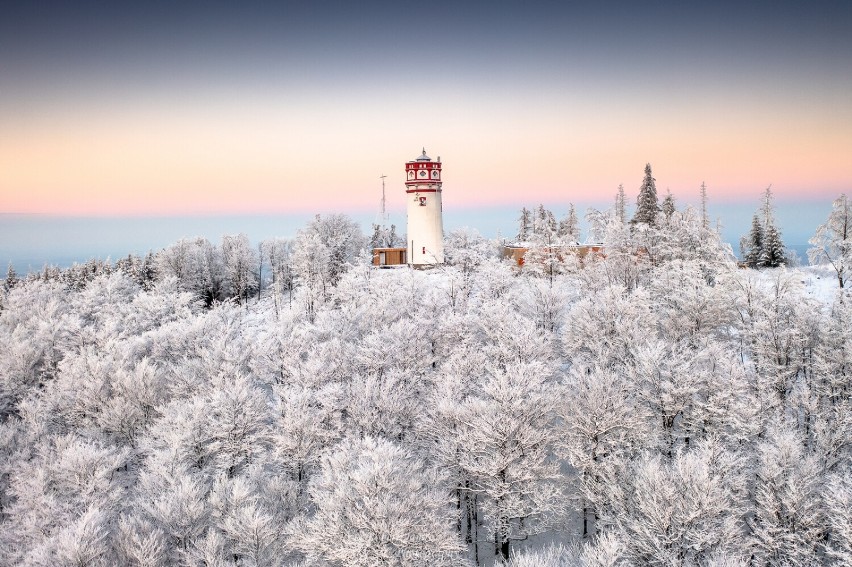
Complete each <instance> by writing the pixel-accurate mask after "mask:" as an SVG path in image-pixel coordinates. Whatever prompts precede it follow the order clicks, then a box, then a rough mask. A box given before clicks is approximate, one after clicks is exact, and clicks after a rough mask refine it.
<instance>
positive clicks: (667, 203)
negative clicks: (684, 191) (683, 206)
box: [660, 191, 677, 222]
mask: <svg viewBox="0 0 852 567" xmlns="http://www.w3.org/2000/svg"><path fill="white" fill-rule="evenodd" d="M676 210H677V207H676V206H675V199H674V195H672V192H671V191H667V192H666V197H665V199H663V204H662V205H660V211H661V212H662V213H663V215H664V216H665V217H666V221H667V222H668V221H671V219H672V215H673V214H674V213H675V211H676Z"/></svg>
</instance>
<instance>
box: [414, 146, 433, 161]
mask: <svg viewBox="0 0 852 567" xmlns="http://www.w3.org/2000/svg"><path fill="white" fill-rule="evenodd" d="M417 161H432V158H430V157H429V156H427V155H426V148H423V153H422V154H421V155H420V157H419V158H417Z"/></svg>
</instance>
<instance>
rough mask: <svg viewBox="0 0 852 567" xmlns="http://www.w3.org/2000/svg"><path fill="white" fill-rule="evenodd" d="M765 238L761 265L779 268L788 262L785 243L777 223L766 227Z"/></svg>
mask: <svg viewBox="0 0 852 567" xmlns="http://www.w3.org/2000/svg"><path fill="white" fill-rule="evenodd" d="M764 236H765V238H764V241H763V250H762V251H761V255H760V265H761V267H765V268H777V267H778V266H783V265H784V264H786V262H787V260H786V255H785V253H784V243H783V242H782V241H781V233H780V232H778V229H777V228H775V225H773V224H770V225H769V226H768V227H766V233H765V235H764Z"/></svg>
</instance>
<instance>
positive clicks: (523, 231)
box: [518, 207, 533, 242]
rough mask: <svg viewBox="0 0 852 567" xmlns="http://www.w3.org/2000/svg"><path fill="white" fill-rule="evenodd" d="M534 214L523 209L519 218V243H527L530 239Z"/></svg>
mask: <svg viewBox="0 0 852 567" xmlns="http://www.w3.org/2000/svg"><path fill="white" fill-rule="evenodd" d="M532 224H533V222H532V212H531V211H530V210H529V209H528V208H526V207H523V208H522V209H521V216H520V218H518V241H519V242H527V241H528V240H529V239H530V232H531V231H532Z"/></svg>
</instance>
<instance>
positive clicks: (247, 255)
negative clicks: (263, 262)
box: [222, 234, 260, 304]
mask: <svg viewBox="0 0 852 567" xmlns="http://www.w3.org/2000/svg"><path fill="white" fill-rule="evenodd" d="M259 262H260V259H259V258H258V255H257V253H256V251H255V250H254V248H253V247H252V246H251V243H250V242H249V239H248V236H246V235H245V234H238V235H235V236H223V237H222V280H223V281H222V292H223V294H224V295H225V297H229V298H233V299H237V300H238V301H239V302H240V303H242V304H245V303H246V302H247V301H248V296H249V294H251V293H254V292H255V291H256V290H257V288H258V286H259V285H260V282H259V280H258V275H257V273H258V263H259Z"/></svg>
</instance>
